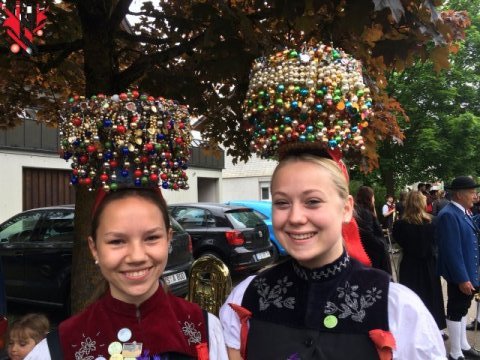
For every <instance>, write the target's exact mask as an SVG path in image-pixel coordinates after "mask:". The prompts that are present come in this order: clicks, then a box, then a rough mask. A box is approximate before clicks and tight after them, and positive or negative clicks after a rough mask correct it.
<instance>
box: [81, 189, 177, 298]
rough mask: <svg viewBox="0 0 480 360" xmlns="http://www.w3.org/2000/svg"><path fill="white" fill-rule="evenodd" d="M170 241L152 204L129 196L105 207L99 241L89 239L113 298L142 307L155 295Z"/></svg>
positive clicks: (97, 238)
mask: <svg viewBox="0 0 480 360" xmlns="http://www.w3.org/2000/svg"><path fill="white" fill-rule="evenodd" d="M171 237H172V232H171V230H167V227H166V225H165V221H164V216H163V214H162V211H161V210H160V209H159V207H158V206H157V205H155V204H154V203H153V202H152V201H149V200H147V199H144V198H141V197H138V196H130V197H126V198H121V199H117V200H114V201H111V202H110V203H108V205H106V206H105V208H104V209H103V211H102V213H101V215H100V218H99V224H98V228H97V230H96V241H94V240H93V238H92V237H89V239H88V242H89V246H90V250H91V252H92V255H93V257H94V258H95V259H96V260H97V261H98V265H99V267H100V270H101V272H102V274H103V276H104V277H105V279H106V280H107V281H108V283H109V285H110V292H111V294H112V296H113V297H114V298H116V299H118V300H121V301H124V302H126V303H130V304H135V305H139V304H141V303H142V302H144V301H145V300H147V299H148V298H149V297H150V296H152V295H153V294H154V293H155V291H156V290H157V289H158V286H159V278H160V276H161V275H162V273H163V271H164V270H165V266H166V265H167V258H168V245H169V242H170V240H171Z"/></svg>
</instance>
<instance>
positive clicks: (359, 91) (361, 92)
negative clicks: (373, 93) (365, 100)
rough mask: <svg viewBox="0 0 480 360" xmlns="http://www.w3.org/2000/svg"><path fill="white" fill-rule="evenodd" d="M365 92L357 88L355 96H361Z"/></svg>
mask: <svg viewBox="0 0 480 360" xmlns="http://www.w3.org/2000/svg"><path fill="white" fill-rule="evenodd" d="M364 94H365V92H364V91H363V90H358V91H357V96H358V97H360V96H363V95H364Z"/></svg>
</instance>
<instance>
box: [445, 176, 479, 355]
mask: <svg viewBox="0 0 480 360" xmlns="http://www.w3.org/2000/svg"><path fill="white" fill-rule="evenodd" d="M477 187H480V185H479V184H477V183H476V182H475V181H474V180H473V179H472V178H471V177H469V176H459V177H457V178H455V179H454V180H453V181H452V183H451V185H450V186H448V187H447V189H448V190H449V193H450V194H451V202H450V203H449V204H447V205H446V206H445V207H444V208H443V209H442V210H441V211H440V213H439V214H438V217H437V219H436V229H437V239H438V251H439V254H438V269H439V272H440V275H441V276H443V277H444V278H445V280H446V281H447V296H448V301H447V328H448V333H449V335H450V354H449V357H448V358H449V359H451V360H452V359H454V360H459V359H480V352H479V351H477V350H476V349H474V348H472V347H471V346H470V344H469V343H468V340H467V333H466V329H465V326H466V315H467V312H468V309H469V307H470V304H471V301H472V299H473V294H474V292H475V288H477V287H478V285H479V279H478V266H479V262H478V239H477V232H478V228H477V226H476V225H475V224H474V222H473V220H472V218H471V216H470V214H469V210H470V208H471V207H472V206H473V203H474V202H475V201H476V200H477V192H476V190H475V189H476V188H477Z"/></svg>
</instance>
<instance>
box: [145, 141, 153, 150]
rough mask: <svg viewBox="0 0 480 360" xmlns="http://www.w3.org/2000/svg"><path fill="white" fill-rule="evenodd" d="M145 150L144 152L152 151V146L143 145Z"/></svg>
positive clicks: (150, 144) (149, 144)
mask: <svg viewBox="0 0 480 360" xmlns="http://www.w3.org/2000/svg"><path fill="white" fill-rule="evenodd" d="M145 150H146V151H152V150H153V144H152V143H147V144H145Z"/></svg>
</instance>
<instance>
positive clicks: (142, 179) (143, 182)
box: [140, 176, 148, 185]
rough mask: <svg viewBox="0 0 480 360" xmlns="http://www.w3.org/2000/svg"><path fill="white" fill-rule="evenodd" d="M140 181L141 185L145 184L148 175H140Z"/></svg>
mask: <svg viewBox="0 0 480 360" xmlns="http://www.w3.org/2000/svg"><path fill="white" fill-rule="evenodd" d="M140 181H141V182H142V184H143V185H146V184H148V177H147V176H142V178H141V179H140Z"/></svg>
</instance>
